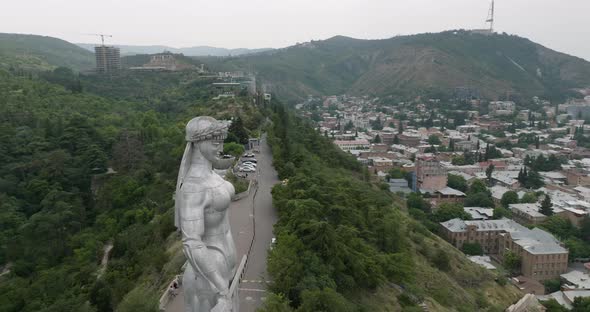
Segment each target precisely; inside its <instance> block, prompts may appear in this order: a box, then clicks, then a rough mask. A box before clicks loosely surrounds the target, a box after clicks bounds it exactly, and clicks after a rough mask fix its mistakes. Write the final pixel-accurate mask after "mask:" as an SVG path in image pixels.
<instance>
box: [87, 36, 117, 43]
mask: <svg viewBox="0 0 590 312" xmlns="http://www.w3.org/2000/svg"><path fill="white" fill-rule="evenodd" d="M87 35H89V36H100V41H101V42H102V45H104V37H109V38H113V35H107V34H87Z"/></svg>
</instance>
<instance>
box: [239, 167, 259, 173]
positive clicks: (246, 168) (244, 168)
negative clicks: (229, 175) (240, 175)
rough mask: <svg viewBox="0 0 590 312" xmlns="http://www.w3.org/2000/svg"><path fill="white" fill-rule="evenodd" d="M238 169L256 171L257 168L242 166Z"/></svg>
mask: <svg viewBox="0 0 590 312" xmlns="http://www.w3.org/2000/svg"><path fill="white" fill-rule="evenodd" d="M238 170H240V171H241V172H254V171H256V169H255V168H253V167H240V168H238Z"/></svg>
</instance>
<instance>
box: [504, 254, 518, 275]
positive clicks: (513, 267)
mask: <svg viewBox="0 0 590 312" xmlns="http://www.w3.org/2000/svg"><path fill="white" fill-rule="evenodd" d="M520 264H521V258H520V256H519V255H517V254H515V253H514V252H512V251H510V250H509V251H507V252H506V253H505V254H504V266H505V267H506V268H507V269H508V270H510V272H512V274H516V273H518V272H520Z"/></svg>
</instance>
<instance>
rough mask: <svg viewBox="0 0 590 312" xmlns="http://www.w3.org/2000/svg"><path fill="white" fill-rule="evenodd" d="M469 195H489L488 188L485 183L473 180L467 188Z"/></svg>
mask: <svg viewBox="0 0 590 312" xmlns="http://www.w3.org/2000/svg"><path fill="white" fill-rule="evenodd" d="M468 193H469V194H476V193H489V191H488V187H487V186H486V184H485V182H483V181H482V180H479V179H477V180H474V181H473V182H472V183H471V186H470V187H469V191H468Z"/></svg>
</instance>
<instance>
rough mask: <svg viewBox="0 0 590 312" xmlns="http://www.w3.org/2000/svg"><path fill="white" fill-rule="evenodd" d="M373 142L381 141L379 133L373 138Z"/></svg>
mask: <svg viewBox="0 0 590 312" xmlns="http://www.w3.org/2000/svg"><path fill="white" fill-rule="evenodd" d="M373 143H375V144H379V143H381V137H380V136H379V134H377V135H376V136H375V138H374V139H373Z"/></svg>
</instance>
